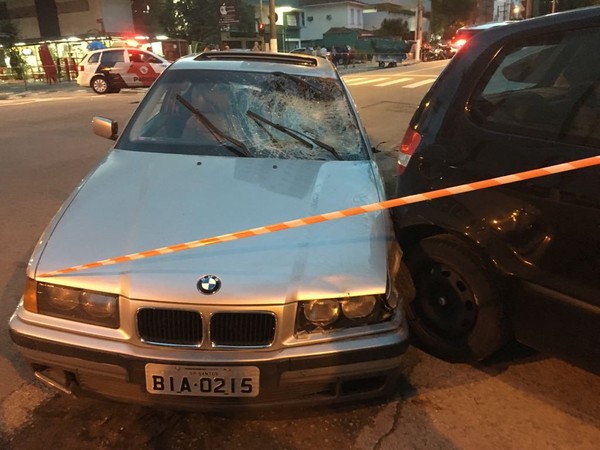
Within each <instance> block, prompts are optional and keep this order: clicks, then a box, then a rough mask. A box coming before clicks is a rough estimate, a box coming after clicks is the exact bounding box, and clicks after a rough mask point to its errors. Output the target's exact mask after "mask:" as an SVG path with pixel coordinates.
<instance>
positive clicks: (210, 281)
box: [196, 275, 221, 295]
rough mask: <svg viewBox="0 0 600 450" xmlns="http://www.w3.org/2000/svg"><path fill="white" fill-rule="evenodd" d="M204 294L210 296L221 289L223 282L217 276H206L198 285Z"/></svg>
mask: <svg viewBox="0 0 600 450" xmlns="http://www.w3.org/2000/svg"><path fill="white" fill-rule="evenodd" d="M196 286H197V287H198V290H199V291H200V292H202V293H203V294H206V295H210V294H214V293H215V292H217V291H218V290H219V289H221V280H220V279H219V277H217V276H215V275H204V276H203V277H202V278H200V279H199V280H198V283H197V284H196Z"/></svg>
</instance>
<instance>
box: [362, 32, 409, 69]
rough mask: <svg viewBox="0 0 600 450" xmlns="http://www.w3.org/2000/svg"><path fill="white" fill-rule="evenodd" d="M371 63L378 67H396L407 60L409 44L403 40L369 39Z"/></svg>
mask: <svg viewBox="0 0 600 450" xmlns="http://www.w3.org/2000/svg"><path fill="white" fill-rule="evenodd" d="M369 40H370V41H371V42H370V43H371V49H372V53H371V54H372V61H373V62H375V63H378V64H379V67H382V68H383V67H396V66H397V65H398V63H401V62H402V61H404V60H406V59H407V58H408V53H409V52H410V47H411V44H410V43H409V42H407V41H405V40H403V39H399V38H398V39H396V38H371V39H369Z"/></svg>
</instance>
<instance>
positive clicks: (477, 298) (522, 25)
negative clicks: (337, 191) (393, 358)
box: [394, 7, 600, 368]
mask: <svg viewBox="0 0 600 450" xmlns="http://www.w3.org/2000/svg"><path fill="white" fill-rule="evenodd" d="M599 40H600V8H598V7H594V8H586V9H579V10H574V11H569V12H564V13H559V14H553V15H548V16H544V17H539V18H535V19H531V20H524V21H521V22H519V23H514V24H511V25H510V26H503V27H495V28H493V29H489V30H487V31H486V32H485V33H480V34H478V35H476V36H473V37H472V38H471V40H470V41H469V49H468V51H465V52H463V51H460V52H459V53H458V54H457V55H456V56H455V57H454V58H453V59H452V61H451V62H450V63H449V65H448V66H447V68H446V69H445V70H444V72H443V73H442V74H441V75H440V77H439V79H438V81H437V82H436V83H435V84H434V85H433V86H432V88H431V89H430V91H429V92H428V93H427V94H426V95H425V97H424V98H423V100H422V102H421V104H420V106H419V107H418V109H417V111H416V112H415V114H414V116H413V118H412V120H411V122H410V126H409V127H408V130H407V131H406V134H405V136H404V139H403V141H402V144H401V146H400V152H399V157H398V169H399V175H398V181H397V192H396V194H397V195H398V196H399V197H401V196H405V195H409V194H416V193H422V192H428V191H431V190H436V189H442V188H446V187H450V186H455V185H462V184H465V183H471V182H475V181H479V180H484V179H489V178H494V177H498V176H502V175H510V174H514V173H518V172H522V171H527V170H530V169H536V168H542V167H545V166H549V165H553V164H559V163H563V162H568V161H572V160H577V159H581V158H586V157H591V156H595V155H598V154H599V150H600V52H598V42H600V41H599ZM598 180H600V169H599V168H598V166H595V167H589V168H585V169H579V170H576V171H573V172H568V173H562V174H556V175H549V176H544V177H541V178H536V179H531V180H529V181H523V182H518V183H514V184H506V185H502V186H498V187H495V188H490V189H484V190H479V191H474V192H468V193H464V194H460V195H454V196H450V197H446V198H441V199H437V200H433V201H430V202H425V203H418V204H414V205H412V206H407V207H402V208H397V209H396V210H395V211H394V217H395V223H396V228H397V234H398V236H399V240H400V244H401V247H402V248H403V250H404V251H405V255H406V262H407V265H408V266H409V268H410V270H411V273H412V277H413V280H414V282H415V285H416V289H417V295H416V296H415V297H414V299H413V300H412V301H410V302H407V304H406V313H407V316H408V320H409V323H410V326H411V329H412V332H413V333H414V335H415V336H416V337H417V339H418V340H419V341H420V343H421V345H422V346H423V347H424V348H426V349H428V350H429V351H431V352H432V353H433V354H435V355H437V356H441V357H442V358H444V359H447V360H450V361H472V360H481V359H484V358H486V357H488V356H490V355H492V354H494V353H495V352H496V351H497V350H498V349H500V348H501V347H502V346H503V344H505V343H506V342H507V341H509V340H511V339H512V338H516V339H517V340H518V341H520V342H521V343H524V344H527V345H528V346H530V347H533V348H535V349H537V350H540V351H543V352H548V353H550V354H553V355H556V356H558V357H560V358H564V359H568V360H570V361H572V362H575V363H577V364H584V365H586V366H587V367H590V368H593V367H592V365H589V363H590V362H593V361H595V362H596V363H593V364H597V362H598V361H600V333H598V330H599V329H600V233H599V226H600V188H599V187H600V184H599V181H598Z"/></svg>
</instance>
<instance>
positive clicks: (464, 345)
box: [404, 234, 511, 362]
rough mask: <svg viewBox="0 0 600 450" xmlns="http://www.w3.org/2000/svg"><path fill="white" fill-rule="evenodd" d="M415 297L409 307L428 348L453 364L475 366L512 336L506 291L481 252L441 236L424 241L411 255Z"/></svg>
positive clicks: (419, 338) (414, 328) (416, 332)
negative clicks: (473, 363) (503, 297)
mask: <svg viewBox="0 0 600 450" xmlns="http://www.w3.org/2000/svg"><path fill="white" fill-rule="evenodd" d="M407 265H408V267H409V270H410V272H411V274H412V276H413V280H414V283H415V286H416V295H415V296H414V298H413V299H412V301H409V302H408V303H406V304H405V305H404V307H405V311H406V315H407V319H408V323H409V326H410V329H411V332H412V333H413V337H415V338H416V339H417V341H418V343H417V344H419V343H420V344H421V346H422V347H423V349H424V350H425V351H427V352H429V353H431V354H432V355H434V356H437V357H439V358H441V359H444V360H446V361H449V362H474V361H480V360H482V359H485V358H486V357H488V356H490V355H492V354H493V353H494V352H496V351H497V350H499V349H500V348H501V347H502V346H503V345H504V344H505V343H506V342H507V341H508V340H509V339H510V336H511V332H510V325H509V320H508V313H507V311H506V305H505V304H504V303H503V302H502V301H501V296H502V289H500V285H499V283H498V277H497V276H496V274H495V273H494V269H493V267H491V264H490V263H489V262H488V261H486V260H485V259H484V258H483V257H481V256H480V255H479V252H478V249H477V248H475V247H474V246H469V245H468V244H467V243H465V242H463V241H462V240H461V239H459V238H457V237H455V236H453V235H450V234H441V235H437V236H432V237H428V238H425V239H423V240H422V241H420V242H419V243H418V244H417V245H416V246H415V247H414V248H413V249H411V251H410V253H409V254H408V256H407Z"/></svg>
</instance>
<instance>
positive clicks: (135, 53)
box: [127, 50, 162, 64]
mask: <svg viewBox="0 0 600 450" xmlns="http://www.w3.org/2000/svg"><path fill="white" fill-rule="evenodd" d="M127 53H128V55H129V61H131V62H136V63H152V64H160V63H162V61H161V60H160V59H158V58H156V57H155V56H154V55H151V54H150V53H146V52H143V51H141V50H128V51H127Z"/></svg>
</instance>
